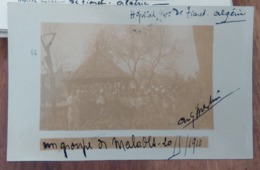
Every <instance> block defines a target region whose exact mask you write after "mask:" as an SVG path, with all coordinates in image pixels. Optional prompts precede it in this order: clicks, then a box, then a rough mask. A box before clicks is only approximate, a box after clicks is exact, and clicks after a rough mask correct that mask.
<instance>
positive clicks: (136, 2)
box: [18, 0, 170, 6]
mask: <svg viewBox="0 0 260 170" xmlns="http://www.w3.org/2000/svg"><path fill="white" fill-rule="evenodd" d="M18 2H20V3H56V4H57V3H61V4H74V5H119V6H123V5H124V6H148V5H170V3H169V2H167V1H164V2H156V1H149V0H148V1H143V0H114V1H113V0H18Z"/></svg>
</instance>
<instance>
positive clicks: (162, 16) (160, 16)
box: [130, 6, 246, 25]
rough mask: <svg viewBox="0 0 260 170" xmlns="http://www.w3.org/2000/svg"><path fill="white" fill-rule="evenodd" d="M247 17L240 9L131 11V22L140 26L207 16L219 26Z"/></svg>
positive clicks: (243, 20)
mask: <svg viewBox="0 0 260 170" xmlns="http://www.w3.org/2000/svg"><path fill="white" fill-rule="evenodd" d="M245 15H246V12H244V11H243V10H242V9H239V8H235V7H234V8H232V9H230V8H225V9H221V10H215V11H214V12H213V13H212V11H208V10H207V9H204V8H194V7H190V6H188V7H187V8H186V9H182V8H175V7H173V8H171V9H170V10H159V11H157V10H140V9H131V11H130V20H136V21H138V23H139V24H142V23H144V22H146V21H147V20H148V21H149V22H151V24H155V23H157V22H163V21H166V20H170V19H174V18H176V17H182V18H183V19H188V20H191V19H198V18H203V17H206V16H212V17H213V18H214V19H215V18H216V19H215V20H216V21H217V22H215V24H216V25H219V24H227V23H234V22H245V21H246V20H245V19H243V16H245Z"/></svg>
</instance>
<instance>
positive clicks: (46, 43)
mask: <svg viewBox="0 0 260 170" xmlns="http://www.w3.org/2000/svg"><path fill="white" fill-rule="evenodd" d="M46 37H50V39H49V40H46V39H45V38H46ZM55 37H56V33H55V32H52V33H47V34H43V35H42V36H41V43H42V46H43V48H44V50H45V52H46V56H44V57H43V58H44V61H45V63H46V65H47V71H48V75H49V82H50V89H49V92H50V93H49V94H50V95H51V96H50V99H51V107H52V111H53V113H55V111H56V95H55V89H56V85H55V73H54V68H53V61H52V55H51V47H52V43H53V41H54V39H55Z"/></svg>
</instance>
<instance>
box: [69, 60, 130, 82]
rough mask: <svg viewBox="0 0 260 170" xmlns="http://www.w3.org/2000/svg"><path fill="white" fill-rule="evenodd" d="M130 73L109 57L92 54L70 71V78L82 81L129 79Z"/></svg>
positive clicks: (74, 80)
mask: <svg viewBox="0 0 260 170" xmlns="http://www.w3.org/2000/svg"><path fill="white" fill-rule="evenodd" d="M131 79H132V77H131V75H130V74H128V73H126V72H125V71H123V70H122V69H121V68H119V67H118V66H117V65H116V64H115V63H114V62H113V61H112V60H111V59H108V58H105V57H102V56H100V55H92V56H90V57H89V58H87V59H86V60H85V62H83V64H82V65H81V66H80V67H79V68H78V69H77V70H76V71H75V72H74V73H72V75H71V77H70V80H72V81H73V82H79V83H80V82H82V83H98V82H111V81H112V82H115V81H129V80H131Z"/></svg>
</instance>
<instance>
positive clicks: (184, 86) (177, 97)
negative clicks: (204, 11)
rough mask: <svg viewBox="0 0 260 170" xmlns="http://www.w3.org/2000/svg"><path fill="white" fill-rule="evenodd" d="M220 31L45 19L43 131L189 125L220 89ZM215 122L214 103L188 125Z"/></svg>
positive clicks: (208, 125)
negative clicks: (216, 49)
mask: <svg viewBox="0 0 260 170" xmlns="http://www.w3.org/2000/svg"><path fill="white" fill-rule="evenodd" d="M213 33H214V27H213V26H176V25H105V24H78V23H42V25H41V35H40V36H41V95H40V96H41V99H40V101H41V109H40V130H178V129H183V127H184V126H183V125H181V123H182V122H183V121H185V120H186V119H183V118H184V117H185V118H186V117H188V118H189V119H192V118H193V117H192V116H191V114H194V115H196V112H197V109H198V107H199V106H203V105H207V104H208V103H209V102H211V101H210V100H211V97H212V95H214V94H216V92H213V90H212V89H213V87H212V86H213V85H212V84H213V83H212V69H213V68H212V53H213ZM180 120H182V122H180ZM213 122H214V121H213V110H212V109H209V111H207V113H206V114H204V115H203V117H201V118H200V119H199V120H197V121H196V123H192V124H190V125H189V126H187V127H185V129H213V128H214V124H213Z"/></svg>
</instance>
